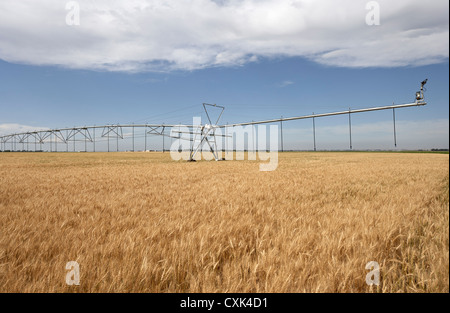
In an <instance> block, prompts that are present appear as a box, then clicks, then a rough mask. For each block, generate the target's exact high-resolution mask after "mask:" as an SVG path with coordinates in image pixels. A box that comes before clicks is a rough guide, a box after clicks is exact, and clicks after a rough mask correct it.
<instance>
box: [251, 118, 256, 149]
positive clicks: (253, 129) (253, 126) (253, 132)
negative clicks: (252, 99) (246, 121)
mask: <svg viewBox="0 0 450 313" xmlns="http://www.w3.org/2000/svg"><path fill="white" fill-rule="evenodd" d="M252 122H254V121H252ZM252 137H253V139H252V140H253V142H252V144H253V151H252V152H256V149H255V140H256V138H255V125H252Z"/></svg>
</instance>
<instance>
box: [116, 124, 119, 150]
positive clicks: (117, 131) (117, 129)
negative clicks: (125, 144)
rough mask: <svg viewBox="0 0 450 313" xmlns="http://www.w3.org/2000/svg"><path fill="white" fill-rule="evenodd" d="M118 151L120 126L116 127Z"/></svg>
mask: <svg viewBox="0 0 450 313" xmlns="http://www.w3.org/2000/svg"><path fill="white" fill-rule="evenodd" d="M116 135H117V137H116V152H119V126H117V128H116Z"/></svg>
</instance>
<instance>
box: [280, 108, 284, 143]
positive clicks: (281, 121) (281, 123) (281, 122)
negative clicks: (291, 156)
mask: <svg viewBox="0 0 450 313" xmlns="http://www.w3.org/2000/svg"><path fill="white" fill-rule="evenodd" d="M280 125H281V152H284V147H283V116H281V120H280Z"/></svg>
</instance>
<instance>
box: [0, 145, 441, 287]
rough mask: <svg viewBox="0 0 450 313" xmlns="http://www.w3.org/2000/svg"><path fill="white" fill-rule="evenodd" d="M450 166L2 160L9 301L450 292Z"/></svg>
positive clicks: (420, 161) (297, 156) (138, 156)
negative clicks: (108, 295)
mask: <svg viewBox="0 0 450 313" xmlns="http://www.w3.org/2000/svg"><path fill="white" fill-rule="evenodd" d="M448 162H449V157H448V155H438V154H392V153H389V154H385V153H284V154H281V155H280V164H279V167H278V169H277V170H276V171H274V172H259V170H258V168H259V162H251V161H225V162H197V163H187V162H173V161H171V160H170V157H169V154H168V153H166V154H162V153H111V154H106V153H98V154H93V153H90V154H71V153H69V154H66V153H59V154H58V153H56V154H48V153H45V154H44V153H41V154H39V153H38V154H34V153H29V154H25V153H24V154H13V153H10V154H8V153H3V154H0V292H449V201H448V186H449V176H448V170H449V166H448V165H449V164H448ZM208 177H213V179H212V180H210V179H208ZM72 260H75V261H77V262H78V263H79V264H80V267H81V285H80V286H67V285H66V284H65V275H66V272H67V271H66V269H65V264H66V263H67V262H68V261H72ZM369 261H377V262H378V263H379V264H380V266H381V285H380V286H379V287H375V288H373V287H368V286H367V285H366V283H365V276H366V274H367V273H368V272H369V271H368V270H366V269H365V265H366V263H368V262H369Z"/></svg>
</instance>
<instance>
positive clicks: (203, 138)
mask: <svg viewBox="0 0 450 313" xmlns="http://www.w3.org/2000/svg"><path fill="white" fill-rule="evenodd" d="M426 82H427V80H424V81H423V82H422V83H421V89H420V91H418V92H417V93H416V101H415V102H413V103H408V104H397V105H395V104H392V105H389V106H381V107H372V108H366V109H356V110H352V109H351V108H349V109H348V110H346V111H339V112H331V113H321V114H314V113H313V114H311V115H304V116H296V117H287V118H284V117H281V118H277V119H271V120H264V121H256V122H255V121H252V122H244V123H236V124H229V125H228V124H227V125H219V121H220V118H221V117H222V114H223V111H224V110H225V108H224V107H223V106H218V105H216V104H207V103H203V108H204V110H205V113H206V116H207V119H208V122H209V123H208V124H205V125H171V124H131V125H130V124H123V125H119V124H115V125H103V126H89V127H88V126H84V127H73V128H61V129H51V130H38V131H32V132H23V133H17V134H9V135H4V136H0V151H19V150H20V147H19V149H18V147H17V146H18V144H22V150H21V151H31V150H30V149H29V145H30V144H34V151H37V150H38V149H37V146H38V145H39V147H40V149H39V151H42V145H43V144H45V143H47V144H50V151H52V152H53V151H55V152H57V151H58V143H60V144H61V143H62V144H65V145H66V151H67V152H68V151H69V143H70V142H73V151H75V142H76V141H78V142H79V141H84V146H85V151H86V152H87V151H88V147H87V143H88V142H90V143H92V144H93V149H92V150H93V152H95V151H96V146H95V144H96V136H95V132H96V130H98V129H101V130H102V132H101V135H100V137H101V138H103V139H106V140H107V147H108V152H110V151H111V149H110V139H116V151H119V139H124V138H125V136H124V134H123V129H124V128H131V129H132V141H133V145H132V147H133V148H132V151H135V129H136V128H144V129H145V150H147V134H149V135H159V136H162V140H163V149H162V150H163V152H164V151H165V148H164V147H165V143H164V138H165V137H170V138H176V139H186V138H183V137H181V134H183V133H187V134H189V135H190V137H189V139H186V140H190V141H191V142H192V144H191V146H190V147H191V148H190V160H191V161H192V160H194V159H195V156H196V155H197V153H198V152H199V151H201V149H202V147H203V146H204V145H207V147H208V148H209V150H210V151H211V152H212V154H213V156H214V159H215V160H219V159H220V158H219V153H218V152H219V151H218V148H217V147H218V146H217V137H231V136H227V135H219V134H216V130H217V129H219V128H226V129H227V128H233V127H238V126H247V125H257V124H267V123H280V126H281V151H283V122H288V121H293V120H301V119H312V124H313V125H312V126H313V140H314V151H315V150H316V125H315V119H316V118H320V117H327V116H336V115H348V123H349V147H350V149H353V144H352V124H351V115H352V114H357V113H364V112H372V111H380V110H392V114H393V131H394V132H393V133H394V145H395V146H397V132H396V123H395V119H396V117H395V110H396V109H400V108H408V107H417V106H424V105H426V104H427V103H426V102H425V101H424V85H425V84H426ZM212 108H214V109H219V110H220V113H219V114H218V117H217V119H215V120H214V121H213V120H211V116H210V113H211V112H208V109H212ZM181 127H187V128H189V129H190V131H188V132H186V131H181V130H177V129H176V128H181ZM166 129H172V132H171V133H172V134H178V136H173V135H168V134H166ZM77 136H78V137H77ZM25 145H26V148H25ZM8 146H9V148H10V149H7V148H8ZM53 146H54V150H53Z"/></svg>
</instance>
